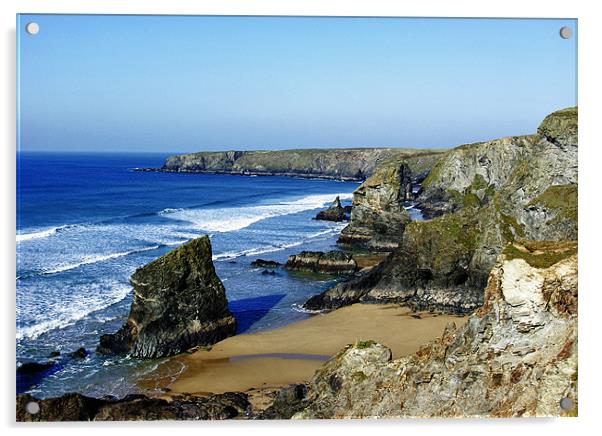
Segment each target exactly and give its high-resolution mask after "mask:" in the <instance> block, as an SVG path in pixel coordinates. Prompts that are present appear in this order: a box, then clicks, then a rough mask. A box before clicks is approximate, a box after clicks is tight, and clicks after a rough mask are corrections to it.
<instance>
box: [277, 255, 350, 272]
mask: <svg viewBox="0 0 602 436" xmlns="http://www.w3.org/2000/svg"><path fill="white" fill-rule="evenodd" d="M284 267H285V268H286V269H289V270H292V271H308V272H314V273H324V274H352V273H354V272H355V270H356V269H357V264H356V262H355V260H354V259H353V256H352V255H351V254H348V253H343V252H342V251H329V252H327V253H324V252H322V251H302V252H301V253H299V254H293V255H291V256H289V257H288V260H287V262H286V264H285V265H284Z"/></svg>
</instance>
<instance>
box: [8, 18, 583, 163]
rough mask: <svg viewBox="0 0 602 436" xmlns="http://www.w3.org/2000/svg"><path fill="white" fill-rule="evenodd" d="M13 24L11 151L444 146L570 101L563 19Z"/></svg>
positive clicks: (526, 124) (538, 117) (514, 128)
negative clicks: (34, 29) (34, 28)
mask: <svg viewBox="0 0 602 436" xmlns="http://www.w3.org/2000/svg"><path fill="white" fill-rule="evenodd" d="M30 21H35V22H37V23H39V25H40V32H39V33H38V34H37V35H35V36H32V35H29V34H27V33H26V32H25V30H24V26H25V24H26V23H28V22H30ZM17 26H18V32H17V33H18V52H17V56H18V64H17V65H18V69H19V74H18V78H17V80H18V97H19V102H18V114H17V117H18V141H19V149H20V151H37V152H51V151H56V152H157V153H190V152H196V151H223V150H283V149H295V148H359V147H367V148H370V147H385V148H388V147H394V148H450V147H455V146H457V145H460V144H464V143H472V142H478V141H483V140H489V139H495V138H498V137H503V136H514V135H523V134H532V133H535V131H536V129H537V126H538V124H539V123H540V122H541V121H542V120H543V118H544V117H545V116H546V115H547V114H548V113H550V112H553V111H555V110H558V109H563V108H565V107H570V106H576V105H577V101H576V56H577V52H576V38H577V22H576V20H573V19H428V18H329V17H207V16H204V17H203V16H196V17H195V16H120V15H117V16H102V15H19V16H18V19H17ZM562 26H570V27H571V28H572V29H573V32H574V36H573V38H572V39H568V40H564V39H562V38H560V36H559V34H558V31H559V29H560V27H562Z"/></svg>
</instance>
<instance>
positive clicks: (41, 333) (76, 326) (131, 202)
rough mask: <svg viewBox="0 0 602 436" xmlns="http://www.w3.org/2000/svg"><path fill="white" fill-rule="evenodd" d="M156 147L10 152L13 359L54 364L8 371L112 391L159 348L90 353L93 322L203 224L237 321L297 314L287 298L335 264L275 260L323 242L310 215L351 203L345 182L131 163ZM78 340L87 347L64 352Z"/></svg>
mask: <svg viewBox="0 0 602 436" xmlns="http://www.w3.org/2000/svg"><path fill="white" fill-rule="evenodd" d="M165 157H166V156H165V155H161V154H101V153H98V154H92V153H90V154H59V153H52V154H42V153H20V154H19V155H18V156H17V179H18V180H17V236H16V237H17V271H16V287H17V337H16V344H17V361H18V364H20V363H23V362H30V361H35V362H47V361H49V360H50V359H49V354H50V353H51V352H54V351H59V352H60V353H61V356H60V357H58V358H55V359H54V361H55V362H56V364H55V365H54V366H53V367H52V368H51V369H49V370H48V371H47V372H46V374H45V375H44V377H42V378H39V379H35V380H32V379H23V378H21V379H18V383H17V389H18V390H19V391H26V392H31V393H33V394H34V395H36V396H39V397H48V396H56V395H60V394H63V393H65V392H74V391H76V392H81V393H85V394H88V395H93V396H102V395H116V396H122V395H125V394H127V393H130V392H132V391H133V390H134V385H133V380H134V379H135V378H136V377H138V376H139V375H141V374H143V373H144V372H146V371H149V370H152V369H153V368H154V367H155V366H156V365H157V364H158V363H159V361H139V360H134V359H129V358H124V357H105V356H99V355H97V354H95V353H94V349H95V347H96V345H97V344H98V339H99V337H100V336H101V335H102V334H105V333H111V332H115V331H116V330H117V329H118V328H119V327H120V326H121V324H122V323H123V322H124V321H125V319H126V317H127V315H128V312H129V306H130V303H131V297H132V288H131V286H130V284H129V282H128V279H129V277H130V275H131V274H132V273H133V272H134V271H135V270H136V268H138V267H140V266H143V265H145V264H147V263H149V262H151V261H152V260H154V259H156V258H157V257H159V256H161V255H162V254H164V253H166V252H167V251H169V250H172V249H174V248H175V247H177V246H179V245H180V244H182V243H184V242H185V241H187V240H189V239H191V238H195V237H198V236H200V235H205V234H207V235H209V236H210V238H211V243H212V246H213V260H214V263H215V268H216V271H217V274H218V276H219V277H220V279H221V280H222V282H223V283H224V286H225V288H226V293H227V297H228V300H229V302H230V303H229V304H230V309H231V311H232V312H233V314H234V316H235V317H236V319H237V321H238V325H239V333H242V332H256V331H259V330H263V329H272V328H276V327H279V326H282V325H285V324H288V323H291V322H294V321H298V320H301V319H304V318H306V317H308V316H310V315H308V314H307V313H304V312H303V311H300V310H298V309H297V308H298V306H299V305H300V304H302V303H303V302H304V301H305V300H306V299H307V298H308V297H310V296H311V295H314V294H316V293H318V292H320V291H321V290H323V289H325V288H327V287H329V286H332V285H333V284H334V283H335V281H336V280H337V279H336V278H335V277H329V276H323V277H318V276H316V275H303V274H294V273H287V272H285V271H283V270H278V272H277V275H275V276H271V275H263V274H261V273H262V270H261V269H257V268H252V267H251V266H250V263H251V262H252V261H253V260H255V259H257V258H265V259H273V260H277V261H281V262H283V261H286V258H287V256H288V255H290V254H294V253H297V252H299V251H301V250H331V249H336V244H335V241H336V238H337V236H338V233H339V231H340V230H341V228H342V227H343V226H344V225H342V224H340V223H331V222H326V221H316V220H314V219H312V218H313V217H314V216H315V214H316V213H317V211H318V210H320V209H322V208H324V206H326V205H328V204H329V203H330V202H332V201H333V199H334V198H335V197H336V196H337V195H338V196H340V197H341V199H342V200H343V203H344V204H350V199H351V193H352V192H353V190H354V189H356V188H357V186H358V184H357V183H352V182H336V181H327V180H312V179H298V178H287V177H246V176H231V175H211V174H176V173H160V172H137V171H134V169H135V168H142V167H159V166H161V165H162V163H163V161H164V159H165ZM79 347H84V348H86V349H87V350H88V352H89V354H88V356H87V357H86V358H84V359H74V358H71V357H68V354H69V353H70V352H72V351H74V350H76V349H78V348H79Z"/></svg>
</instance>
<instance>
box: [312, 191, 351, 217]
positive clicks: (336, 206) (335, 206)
mask: <svg viewBox="0 0 602 436" xmlns="http://www.w3.org/2000/svg"><path fill="white" fill-rule="evenodd" d="M316 219H317V220H322V221H335V222H341V221H347V220H348V219H349V216H348V215H347V211H346V210H345V208H344V207H343V206H341V200H340V198H339V197H338V196H337V198H335V199H334V201H333V202H332V204H331V205H330V206H329V207H328V209H326V210H321V211H320V212H318V214H317V215H316Z"/></svg>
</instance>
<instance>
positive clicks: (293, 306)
mask: <svg viewBox="0 0 602 436" xmlns="http://www.w3.org/2000/svg"><path fill="white" fill-rule="evenodd" d="M291 309H293V310H294V311H295V312H301V313H308V314H311V315H316V314H321V313H327V312H329V311H328V310H325V309H323V310H311V309H306V308H304V307H303V305H301V304H299V303H293V304H291Z"/></svg>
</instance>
